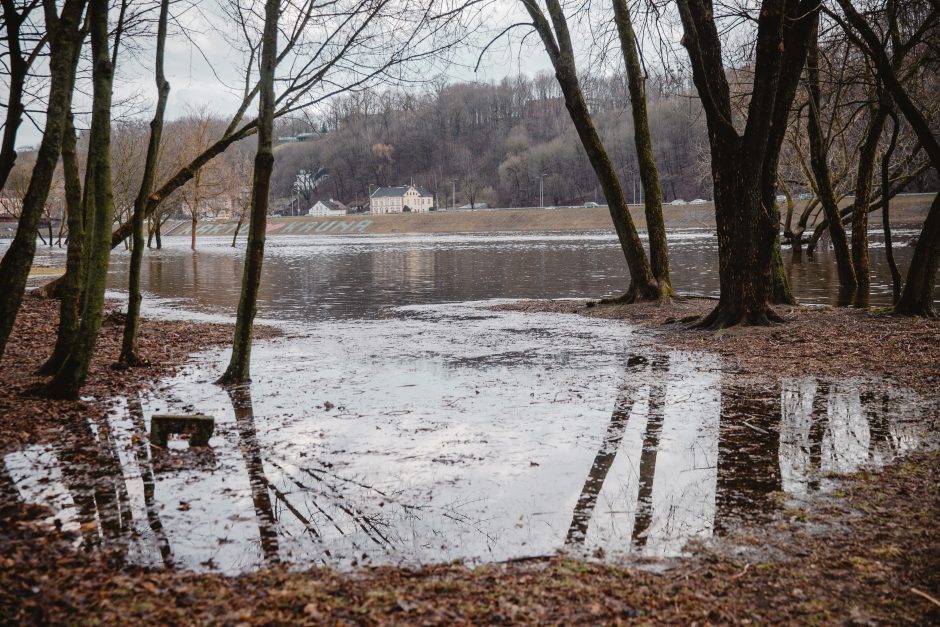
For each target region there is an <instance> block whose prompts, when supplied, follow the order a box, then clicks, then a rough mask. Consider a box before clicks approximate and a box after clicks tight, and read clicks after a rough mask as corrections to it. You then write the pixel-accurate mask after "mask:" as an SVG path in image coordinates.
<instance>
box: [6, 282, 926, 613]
mask: <svg viewBox="0 0 940 627" xmlns="http://www.w3.org/2000/svg"><path fill="white" fill-rule="evenodd" d="M587 302H588V301H571V300H565V301H517V302H514V303H510V304H504V305H496V306H494V307H492V308H494V309H514V310H517V311H552V312H558V313H573V314H578V315H590V316H592V317H602V318H609V319H612V320H621V321H625V322H629V323H630V324H633V325H635V326H637V327H639V328H642V329H644V330H645V331H649V332H652V333H653V337H654V339H655V340H657V341H658V342H660V343H661V344H662V348H664V349H669V348H676V349H681V350H707V351H712V352H716V353H718V354H720V355H722V358H723V360H726V361H727V362H728V363H729V366H730V367H731V368H732V370H733V371H734V372H735V376H737V377H740V378H741V380H743V381H747V382H749V383H750V384H753V385H761V384H762V382H765V381H766V378H767V369H768V364H769V363H776V364H778V365H780V364H783V365H784V366H783V371H784V372H793V373H797V372H807V371H813V373H814V374H817V373H818V374H823V372H817V370H820V369H822V370H825V364H826V363H827V362H833V361H835V360H836V358H839V359H840V360H843V361H844V360H845V359H847V358H849V357H851V356H853V355H854V356H856V357H857V356H858V355H859V354H861V353H860V351H861V350H862V348H863V346H864V343H865V341H869V340H871V338H878V337H882V336H883V335H884V334H886V333H889V332H890V333H891V334H892V337H893V339H895V340H898V339H904V338H906V341H908V342H913V341H914V340H917V339H918V338H920V340H921V341H922V343H926V344H928V346H927V348H926V350H923V351H911V350H910V346H907V347H906V348H905V350H904V351H903V352H902V353H901V354H899V355H896V356H895V358H889V357H886V356H885V355H884V354H882V355H878V354H872V355H866V356H865V357H864V359H861V360H856V361H853V362H852V363H849V364H847V367H845V368H836V367H835V366H830V368H831V370H829V371H825V373H826V374H831V375H834V376H851V375H852V374H853V373H855V374H863V373H867V374H872V371H871V369H872V367H873V366H874V365H875V364H881V366H880V368H881V370H882V373H883V374H891V375H892V377H893V378H894V380H896V381H897V382H898V383H899V384H902V385H908V386H913V387H914V389H918V390H919V391H921V392H925V393H926V392H928V391H931V392H932V396H933V397H934V398H935V397H936V392H935V390H936V381H938V380H940V379H934V380H930V379H929V377H938V376H940V342H937V341H935V340H936V339H937V338H938V337H940V322H936V321H920V320H912V319H902V318H888V317H884V316H881V317H878V316H872V315H871V314H868V313H867V312H861V311H858V310H841V311H840V310H828V309H824V308H791V309H788V310H785V311H782V313H784V317H785V318H787V320H788V321H789V325H778V326H777V327H775V328H773V330H772V331H770V332H768V330H767V329H757V330H749V329H737V330H731V331H729V332H725V333H722V334H718V335H715V334H709V333H706V332H700V331H689V330H687V328H686V325H685V323H682V322H680V320H681V319H682V318H686V317H688V316H691V315H696V314H698V313H701V312H702V311H704V310H706V309H707V308H708V307H709V306H710V304H712V303H713V302H714V301H709V300H707V299H691V298H688V299H681V300H679V301H677V302H676V303H674V304H673V305H672V306H670V307H665V308H658V307H655V306H645V305H639V306H637V305H630V306H617V305H614V306H600V305H595V306H592V307H588V306H587ZM113 304H114V303H111V305H112V306H113ZM57 305H58V303H55V302H54V301H39V300H36V299H33V298H27V299H26V300H24V308H23V311H22V312H21V319H18V320H17V327H16V329H15V330H14V334H13V336H12V338H11V343H10V349H8V354H7V356H5V358H4V364H3V366H4V368H3V370H2V372H0V382H2V384H3V386H2V388H0V389H2V390H3V391H2V392H0V415H3V419H2V421H0V430H2V434H3V436H4V437H3V445H2V450H3V452H4V453H5V452H7V451H10V450H12V449H13V448H18V447H22V446H24V445H27V444H37V445H41V444H43V443H45V442H53V441H55V439H56V438H59V437H61V436H62V435H63V429H65V430H68V429H70V428H72V427H70V425H71V424H73V421H79V422H80V421H85V420H87V419H88V418H90V417H91V418H95V417H101V416H103V415H104V414H105V413H106V412H107V411H108V404H109V403H110V402H111V401H112V400H113V399H114V398H115V397H117V396H120V395H124V394H128V393H130V392H131V391H133V390H135V389H138V390H139V389H142V388H144V387H149V386H150V385H153V384H155V383H156V382H157V380H158V379H159V378H160V377H163V376H167V375H168V374H170V373H171V372H173V371H174V370H175V369H178V368H180V367H184V366H185V365H186V364H187V363H188V362H189V361H190V357H189V355H191V354H192V353H193V352H195V351H198V350H204V349H207V348H211V347H213V346H219V345H222V344H224V343H226V342H227V341H229V340H230V337H231V326H230V325H223V324H211V323H184V322H171V321H160V320H145V321H144V322H143V324H142V329H141V333H142V336H141V339H142V346H141V348H142V351H143V352H144V354H145V356H148V357H151V358H152V359H154V360H155V362H156V361H157V358H159V362H158V363H155V365H154V366H152V367H150V368H145V369H140V370H135V371H114V370H111V369H110V364H109V360H113V358H114V356H111V355H110V352H109V351H110V350H111V349H114V350H115V351H116V349H117V347H118V346H119V342H120V329H121V327H120V326H119V325H117V324H116V322H117V321H116V319H115V318H114V317H113V316H112V317H111V320H112V323H111V324H110V325H109V326H106V327H104V328H103V330H102V340H101V342H103V343H101V342H100V343H99V347H100V348H101V349H102V350H99V354H98V355H97V356H96V360H95V364H94V365H93V376H94V375H97V376H99V377H101V378H102V379H103V380H102V381H100V382H99V383H96V384H95V385H93V386H89V388H88V390H87V392H88V393H90V394H92V395H94V396H95V397H96V399H97V400H92V401H84V402H78V403H69V402H62V401H56V402H51V401H40V400H38V399H24V398H22V397H20V396H19V395H18V393H19V392H20V391H22V390H24V389H25V388H26V387H28V385H30V384H32V383H35V381H32V379H35V377H31V376H30V375H28V374H27V375H20V374H18V373H28V372H31V371H32V370H33V369H34V368H35V366H36V365H38V362H37V361H36V356H35V355H34V353H35V346H36V345H40V344H42V343H43V341H42V338H43V336H44V335H47V334H48V330H49V328H54V325H53V323H54V322H55V319H56V318H57V311H58V308H57ZM24 314H26V315H25V316H24ZM834 323H839V326H838V327H837V329H838V331H837V332H838V334H842V336H840V337H835V338H833V337H832V336H831V335H832V334H830V336H829V338H828V340H829V343H830V344H842V343H843V342H849V341H850V340H851V341H852V342H853V343H852V344H851V345H850V346H848V348H847V349H846V350H845V351H843V352H840V353H838V354H837V355H835V356H833V355H832V354H829V353H826V354H822V351H823V350H824V349H823V347H822V346H821V345H819V344H814V343H812V342H809V341H807V339H808V338H812V337H813V335H814V333H816V331H817V330H818V328H817V325H822V326H821V327H819V328H830V329H831V328H832V325H833V324H834ZM827 325H829V326H827ZM267 333H270V334H271V335H272V336H273V335H277V332H276V331H268V332H261V333H259V339H260V338H261V337H268V335H267ZM761 337H764V338H766V340H764V341H763V342H762V341H761V340H760V339H759V338H761ZM924 338H929V339H933V340H934V341H933V342H932V344H933V346H929V344H931V342H929V341H928V342H923V339H924ZM145 339H146V342H145V341H144V340H145ZM115 341H116V342H117V343H115ZM742 346H746V347H748V349H750V350H749V351H748V354H747V355H744V353H743V352H742V350H741V347H742ZM786 346H790V347H791V348H790V349H789V350H783V349H782V348H781V347H786ZM770 348H774V350H777V349H781V351H782V352H780V353H774V354H773V355H770V354H759V353H760V352H761V349H765V350H769V349H770ZM11 349H12V352H9V351H10V350H11ZM50 349H51V346H50ZM896 352H899V351H896ZM814 354H816V357H815V358H814V359H815V361H813V362H812V363H807V361H806V360H807V359H809V358H810V356H812V355H814ZM115 356H116V352H115ZM912 356H913V357H912ZM820 357H822V358H824V359H820ZM902 361H907V362H911V363H914V364H915V365H916V366H917V367H916V368H913V367H911V366H907V367H905V366H903V364H901V362H902ZM928 362H929V363H928ZM889 369H890V370H892V371H893V372H891V373H888V372H887V370H889ZM918 372H919V373H920V375H919V381H918V380H915V379H917V376H918V375H917V373H918ZM11 383H12V385H11ZM17 415H18V416H20V418H21V419H17ZM11 418H12V419H11ZM936 418H937V417H936V415H935V416H934V419H935V420H936ZM24 434H25V437H24ZM838 483H839V489H838V490H837V491H836V492H834V493H832V494H828V495H822V496H817V497H812V499H813V501H812V503H809V504H808V503H802V504H801V503H799V502H788V503H787V504H786V507H782V508H781V510H780V512H779V513H778V514H775V515H774V516H773V517H772V518H771V520H770V521H769V522H767V523H766V524H760V525H755V524H746V525H744V526H742V527H740V528H738V529H736V530H735V531H733V532H731V533H730V534H729V535H728V536H724V537H715V538H712V539H710V540H708V541H705V542H702V543H697V544H694V545H692V546H691V547H690V552H689V557H683V558H671V559H664V560H652V563H653V564H656V565H660V566H664V567H665V570H660V571H659V572H653V571H652V570H649V569H640V568H636V567H635V565H634V566H631V565H630V564H629V563H627V564H612V563H597V562H594V561H585V560H583V559H576V558H571V557H551V558H548V559H544V560H535V561H531V562H526V561H517V562H513V563H508V564H506V563H503V564H488V565H483V566H478V567H467V566H463V565H427V566H416V567H404V568H394V567H376V568H364V569H359V570H356V571H353V572H350V573H341V572H337V571H335V570H331V569H327V568H313V569H309V570H306V571H302V572H296V571H292V570H291V569H290V566H289V565H276V566H272V568H270V569H268V570H262V571H259V572H256V573H251V574H246V575H239V576H236V577H227V576H223V575H218V574H193V573H190V572H185V571H175V570H164V569H146V568H141V567H136V566H127V565H124V564H123V561H122V558H121V556H120V554H119V551H118V550H117V549H111V550H103V551H98V552H95V553H87V552H78V551H75V550H73V548H72V545H73V543H74V540H75V537H76V532H74V531H62V530H59V531H54V530H49V529H47V528H45V527H42V526H40V525H37V524H36V521H37V520H40V519H41V518H42V516H43V511H42V509H43V508H41V507H39V506H27V505H23V504H21V503H19V504H17V503H10V502H9V501H8V500H3V501H2V505H0V529H2V532H0V546H2V547H3V550H2V554H3V556H4V557H3V558H0V559H2V563H3V566H4V568H3V571H2V574H0V584H2V585H0V610H2V611H3V612H4V615H5V616H7V617H8V619H10V620H15V621H17V622H20V623H39V622H82V621H90V620H95V619H97V620H101V621H103V622H117V621H119V620H121V621H123V620H127V619H133V620H135V621H137V622H140V623H142V624H157V623H164V622H178V623H183V624H186V623H192V622H204V621H206V620H212V621H215V622H220V623H223V624H229V623H239V622H244V623H248V624H258V623H264V622H279V621H281V622H283V621H292V622H307V623H319V622H340V621H348V622H355V623H365V624H374V623H402V622H409V623H410V622H428V623H436V624H448V623H454V622H464V621H472V622H488V623H489V622H525V623H540V622H545V621H552V622H576V621H581V622H584V621H589V622H631V621H639V622H645V623H650V622H655V623H660V622H672V623H690V622H693V621H705V622H712V623H714V622H736V621H741V620H745V619H749V620H756V621H758V622H772V621H773V622H777V621H780V622H788V623H803V622H811V621H818V622H823V623H832V622H844V621H846V620H854V621H857V622H867V621H872V622H875V623H910V624H916V623H921V624H923V623H928V622H932V621H937V620H940V607H938V606H935V605H934V604H933V603H932V602H931V601H930V600H929V599H927V598H925V597H923V596H922V595H918V594H917V593H914V592H911V589H916V590H918V591H920V592H922V593H924V594H926V595H927V596H928V597H930V596H933V597H936V596H937V593H938V591H940V569H937V568H936V566H937V564H940V522H938V521H940V453H938V452H937V451H935V450H925V451H920V452H916V453H914V454H913V455H911V456H910V457H907V458H904V459H902V460H900V461H899V462H896V463H892V464H889V465H888V466H886V467H884V468H882V469H880V470H870V469H869V470H863V471H861V472H858V473H855V474H853V475H850V476H847V477H842V478H840V479H839V480H838Z"/></svg>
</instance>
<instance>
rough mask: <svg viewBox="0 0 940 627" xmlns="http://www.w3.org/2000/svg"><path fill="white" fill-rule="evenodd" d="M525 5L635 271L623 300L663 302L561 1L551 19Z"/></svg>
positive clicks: (549, 3) (554, 1)
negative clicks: (590, 101) (588, 96)
mask: <svg viewBox="0 0 940 627" xmlns="http://www.w3.org/2000/svg"><path fill="white" fill-rule="evenodd" d="M521 2H522V5H523V6H524V7H525V9H526V12H527V13H528V14H529V17H530V18H531V19H532V27H533V28H534V29H535V32H536V33H537V34H538V36H539V38H540V39H541V40H542V45H543V47H544V48H545V52H546V53H548V58H549V60H550V61H551V63H552V67H553V68H554V70H555V79H556V80H557V81H558V86H559V87H560V88H561V91H562V94H564V98H565V107H566V108H567V109H568V114H569V116H570V117H571V121H572V123H573V124H574V127H575V130H576V131H577V133H578V138H579V139H580V140H581V144H582V146H583V147H584V151H585V153H586V154H587V156H588V159H589V160H590V162H591V167H592V168H593V169H594V172H595V174H596V175H597V179H598V181H599V182H600V184H601V189H602V190H603V191H604V197H605V198H606V199H607V206H608V208H609V210H610V217H611V219H612V220H613V223H614V228H615V230H616V231H617V237H618V238H619V240H620V247H621V249H622V250H623V255H624V257H625V258H626V260H627V267H628V268H629V270H630V286H629V288H628V289H627V292H626V294H624V296H623V297H622V298H621V299H620V300H622V301H624V302H635V301H640V300H653V301H659V300H661V299H663V298H664V297H666V296H668V294H669V293H670V291H671V286H670V287H668V288H665V289H664V286H665V285H668V281H667V282H666V283H664V284H662V285H661V284H660V282H658V281H657V279H656V277H655V276H654V275H653V271H652V268H651V267H650V263H649V260H648V259H647V257H646V251H645V250H643V244H642V243H641V242H640V235H639V233H637V230H636V225H635V224H634V223H633V218H632V216H631V215H630V208H629V206H628V205H627V198H626V196H625V195H624V192H623V186H622V185H621V183H620V179H619V177H618V176H617V171H616V170H615V169H614V165H613V162H612V161H611V159H610V156H609V155H608V153H607V149H606V148H605V146H604V143H603V142H602V141H601V137H600V134H599V133H598V132H597V128H596V126H595V125H594V120H593V119H592V117H591V112H590V109H589V108H588V105H587V102H586V101H585V99H584V93H583V91H582V89H581V83H580V80H579V79H578V71H577V67H576V65H575V60H574V47H573V45H572V43H571V34H570V32H569V30H568V21H567V18H566V17H565V13H564V10H563V9H562V7H561V3H560V2H559V0H546V3H545V4H546V7H547V9H548V16H547V17H546V15H545V13H544V12H543V11H542V9H541V7H539V5H538V4H537V3H536V0H521Z"/></svg>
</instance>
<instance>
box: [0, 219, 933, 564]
mask: <svg viewBox="0 0 940 627" xmlns="http://www.w3.org/2000/svg"><path fill="white" fill-rule="evenodd" d="M609 239H610V238H609V236H607V235H604V236H600V235H597V236H570V237H566V236H545V237H536V236H498V237H487V238H477V237H468V236H447V237H427V238H387V239H378V238H364V237H360V238H339V237H331V238H329V239H328V240H327V239H326V238H324V239H321V240H301V239H299V238H280V239H279V238H271V239H269V240H268V242H269V246H268V257H267V259H266V262H265V279H264V283H265V284H264V288H263V290H262V296H261V298H262V300H261V302H260V306H259V309H260V315H261V317H263V318H265V319H267V320H270V321H276V322H277V323H279V324H281V325H282V326H283V327H284V328H285V329H286V331H287V336H286V337H284V338H281V339H277V340H273V341H267V342H258V343H256V346H255V348H254V350H253V354H252V375H253V381H252V384H251V385H250V386H245V387H242V388H237V389H234V390H231V391H226V390H224V389H222V388H220V387H218V386H216V385H215V384H214V383H213V381H214V380H215V379H216V378H217V377H218V376H219V374H220V373H221V370H222V368H223V367H224V365H225V364H226V363H227V360H228V353H227V351H224V350H212V351H208V352H205V353H202V354H199V355H197V356H196V357H195V359H194V362H193V364H192V365H190V366H188V367H186V368H184V369H182V370H181V371H180V372H179V373H178V374H177V375H176V376H174V377H171V378H169V379H166V380H164V381H161V382H160V383H159V385H158V386H156V388H155V389H153V390H152V391H150V392H148V393H146V394H144V395H142V396H140V397H135V398H127V399H120V401H119V403H118V404H117V405H116V406H115V407H114V409H113V411H112V412H111V414H110V416H109V418H108V420H107V421H106V422H101V423H98V422H93V421H89V422H88V423H87V430H86V431H83V432H79V433H74V432H70V433H68V434H67V435H66V436H65V439H64V440H63V441H61V442H57V443H55V444H54V445H50V446H33V447H29V448H26V449H23V450H21V451H17V452H14V453H11V454H8V455H6V456H5V457H4V458H3V469H5V470H6V476H7V477H8V478H9V481H10V482H12V483H13V484H14V485H15V486H16V489H17V491H18V494H19V495H20V497H21V498H22V499H24V500H26V501H28V502H35V503H41V504H44V505H47V506H49V507H50V508H51V510H52V512H53V516H52V518H51V519H50V520H49V521H48V522H49V524H56V525H61V526H62V527H63V528H65V529H68V530H73V531H75V532H76V534H77V535H76V538H77V539H76V545H81V546H85V547H91V548H94V547H100V546H110V545H117V546H120V547H123V548H125V549H126V551H125V552H124V553H123V554H124V555H126V558H127V560H128V561H129V562H131V563H135V564H144V565H167V566H174V567H180V568H187V569H194V570H220V571H223V572H229V573H235V572H242V571H246V570H251V569H255V568H258V567H260V566H263V565H265V564H272V563H276V562H282V563H287V564H290V565H293V566H297V567H303V566H307V565H314V564H323V565H331V566H336V567H340V568H350V567H354V566H356V565H362V564H418V563H431V562H433V563H438V562H449V561H452V560H464V561H467V562H469V563H479V562H489V561H505V560H512V559H525V558H533V557H540V556H546V555H554V554H557V553H559V552H565V553H571V554H576V555H588V556H601V555H603V556H606V557H607V558H611V559H620V558H627V557H633V556H642V557H657V556H675V555H681V554H682V552H683V548H684V547H685V546H686V544H687V543H688V542H689V541H690V540H692V539H707V538H709V537H712V536H716V535H718V536H720V535H721V534H723V533H725V532H726V531H727V530H729V529H731V528H733V527H734V526H735V525H737V524H739V523H740V522H742V521H747V520H758V521H759V520H760V519H761V518H763V517H765V516H767V515H768V514H769V513H772V512H773V511H774V510H775V509H777V508H780V507H783V506H784V505H785V502H786V501H787V499H788V498H801V497H804V496H808V495H812V494H814V493H816V492H820V491H825V490H827V489H829V488H831V485H832V476H833V474H834V473H844V472H850V471H853V470H855V469H857V468H860V467H862V466H863V465H868V464H874V465H880V464H884V463H887V462H889V461H891V460H892V459H895V458H896V457H897V456H899V455H903V454H904V453H905V452H907V451H909V450H911V449H913V448H915V447H917V446H919V445H920V444H921V443H923V442H924V441H925V440H926V439H928V438H929V437H930V434H928V433H926V432H925V427H924V425H925V424H926V423H927V420H926V419H925V418H926V416H927V415H928V412H929V411H931V405H929V404H928V403H927V402H926V401H925V400H924V399H922V398H920V397H918V396H917V395H916V394H915V393H913V392H910V391H906V390H903V389H898V388H896V387H894V386H891V385H889V384H887V383H885V382H883V381H879V380H873V379H850V380H828V379H818V378H814V377H812V376H807V377H805V378H801V379H786V380H781V381H777V382H775V383H773V384H768V385H766V386H764V387H758V388H754V387H749V386H745V385H743V384H742V383H741V382H740V381H737V380H736V379H735V377H734V375H733V373H729V372H726V371H724V370H723V367H722V363H721V361H720V359H719V358H718V357H716V356H714V355H710V354H705V353H686V352H663V351H661V350H657V348H656V346H655V345H653V344H652V343H651V342H650V339H649V338H648V337H647V336H646V335H644V334H643V333H642V332H639V331H636V330H633V329H631V328H629V327H627V326H625V325H623V324H615V323H610V322H607V321H603V320H594V319H586V318H580V317H576V316H566V315H559V314H523V313H519V312H504V311H498V312H497V311H490V310H488V309H486V305H489V304H492V303H493V302H496V301H493V300H490V299H494V298H519V297H569V296H596V295H599V294H601V293H604V292H616V291H617V290H619V289H621V288H622V285H623V284H624V283H625V278H624V276H623V273H622V272H623V271H622V269H620V267H619V265H618V264H617V263H614V261H612V259H613V258H615V257H616V253H617V251H616V247H613V250H612V251H611V248H612V246H611V243H610V241H609ZM168 240H169V241H170V246H169V247H168V248H166V249H164V250H163V251H160V252H157V253H153V254H149V255H148V257H147V259H146V261H145V266H144V268H145V276H144V280H145V286H146V290H147V299H148V300H147V303H148V304H147V309H145V313H146V314H148V315H165V316H174V317H184V318H198V317H202V318H206V319H213V318H215V317H218V316H226V317H228V316H230V315H231V312H232V311H233V310H234V307H235V302H236V300H237V295H238V285H239V281H238V274H239V268H240V264H241V260H240V257H239V255H238V254H237V253H236V252H234V251H233V250H232V249H231V248H229V247H228V246H227V242H225V241H223V240H221V239H210V238H205V239H204V240H202V241H201V242H200V246H201V247H202V248H201V250H200V252H199V253H198V254H197V255H195V256H194V255H192V254H191V253H190V252H189V251H188V250H187V249H186V248H184V246H185V245H186V244H188V240H186V241H183V240H172V239H170V238H168ZM677 241H681V242H687V243H684V244H676V245H675V246H674V248H673V251H674V252H673V255H674V257H673V259H674V262H673V264H674V268H676V276H677V277H683V278H681V279H680V278H677V283H678V284H680V285H690V284H694V285H695V286H697V287H696V288H695V290H694V291H698V292H700V293H710V292H711V291H712V290H713V289H714V287H712V283H713V282H715V279H714V273H713V271H712V272H710V271H709V270H708V268H709V267H710V266H708V264H707V263H706V262H705V261H704V260H705V259H706V258H707V257H708V256H709V254H710V253H709V249H708V247H707V246H706V245H705V244H704V243H703V240H702V237H701V236H700V235H699V234H695V233H693V234H689V235H688V237H687V238H686V239H684V240H682V239H680V240H677ZM683 247H687V248H688V251H687V254H678V253H677V251H681V250H684V248H683ZM696 260H698V261H696ZM123 263H124V255H123V254H119V255H118V257H117V259H116V264H115V266H116V271H115V273H114V275H113V288H115V289H120V283H121V279H120V269H121V266H122V264H123ZM815 263H821V260H806V259H804V261H803V265H802V266H799V267H795V268H796V269H795V270H794V272H795V273H796V274H797V275H798V274H799V272H800V271H801V268H805V267H806V266H807V264H815ZM876 267H878V266H877V261H876ZM693 268H696V270H695V271H694V272H693V270H692V269H693ZM794 283H796V284H797V288H798V295H799V296H801V297H802V298H803V299H804V300H805V299H811V300H814V301H817V302H826V299H827V297H826V296H825V294H827V293H828V292H827V290H826V289H825V288H824V283H823V282H818V283H813V282H810V281H803V282H802V283H799V282H797V281H794ZM814 286H816V287H814ZM690 291H692V290H690ZM159 413H202V414H210V415H213V416H215V419H216V429H215V434H214V436H213V437H212V439H211V440H210V447H209V449H207V450H206V449H198V448H193V449H189V448H188V446H187V444H186V442H185V440H182V439H175V440H171V442H170V447H169V450H166V451H161V450H157V449H155V448H152V447H150V446H149V445H148V444H147V434H148V429H149V421H150V417H151V416H152V415H153V414H159Z"/></svg>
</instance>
